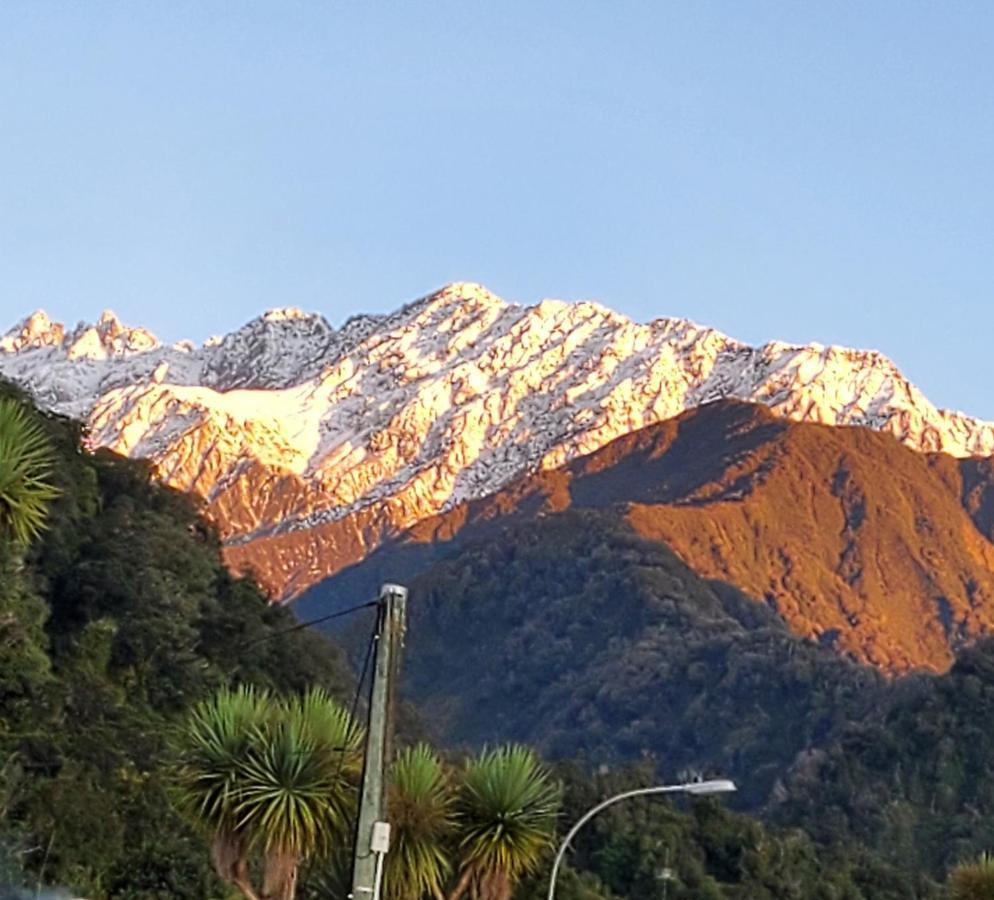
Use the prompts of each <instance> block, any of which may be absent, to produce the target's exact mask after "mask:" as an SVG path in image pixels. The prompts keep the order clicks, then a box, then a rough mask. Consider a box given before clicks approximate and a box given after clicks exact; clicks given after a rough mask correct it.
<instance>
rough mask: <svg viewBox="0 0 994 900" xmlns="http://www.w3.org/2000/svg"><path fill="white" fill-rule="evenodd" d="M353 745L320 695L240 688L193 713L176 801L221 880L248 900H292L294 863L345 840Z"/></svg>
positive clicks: (340, 718) (348, 729)
mask: <svg viewBox="0 0 994 900" xmlns="http://www.w3.org/2000/svg"><path fill="white" fill-rule="evenodd" d="M360 744H361V733H360V730H359V729H358V727H356V726H355V724H354V723H353V722H352V720H351V717H350V716H349V714H348V713H347V712H346V711H345V710H344V709H343V708H342V707H341V706H339V705H338V703H336V702H335V700H334V699H332V697H331V696H330V695H329V694H328V693H327V692H325V691H323V690H321V689H312V690H310V691H308V693H307V694H305V695H304V696H303V697H301V698H292V699H289V700H282V699H279V698H275V697H273V696H271V695H270V694H268V693H266V692H264V691H258V690H255V689H253V688H250V687H243V688H239V689H237V690H223V691H220V692H219V693H218V694H217V695H215V696H214V697H213V698H211V699H209V700H207V701H204V702H203V703H201V704H199V705H198V706H197V707H195V708H194V710H193V712H192V713H191V714H190V717H189V719H188V722H187V727H186V729H185V730H184V731H183V732H182V733H181V735H180V737H179V754H180V763H179V767H178V773H177V785H178V795H179V803H180V806H181V808H183V809H184V810H185V811H186V812H187V814H188V815H189V816H190V817H191V818H192V819H193V820H194V821H195V822H196V823H197V824H199V825H200V826H201V828H202V829H203V830H204V831H205V832H206V833H207V834H208V835H209V838H210V842H211V861H212V863H213V865H214V868H215V870H216V871H217V873H218V875H219V876H220V877H221V878H222V879H224V880H225V881H226V882H228V883H229V884H232V885H234V886H235V887H237V888H238V890H239V891H241V893H242V894H243V895H244V896H245V897H246V898H248V900H292V898H293V897H294V896H295V894H296V882H297V871H298V869H299V867H300V864H301V863H302V862H303V861H305V860H307V859H312V858H320V857H322V856H326V855H327V854H328V853H329V852H330V851H331V850H332V848H333V846H334V844H335V842H336V841H338V840H341V839H342V838H344V837H346V834H345V832H346V830H347V823H348V818H349V809H350V804H351V803H352V800H353V797H352V794H353V792H352V782H353V781H354V776H355V773H356V772H357V770H358V764H359V748H360ZM253 861H256V862H257V863H258V866H259V867H260V868H261V869H262V886H261V888H258V889H257V888H256V887H254V885H253V883H252V877H251V870H252V863H253Z"/></svg>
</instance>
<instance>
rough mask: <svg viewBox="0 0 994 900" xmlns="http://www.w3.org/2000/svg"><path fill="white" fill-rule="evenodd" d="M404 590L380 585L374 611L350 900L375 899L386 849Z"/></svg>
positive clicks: (390, 585)
mask: <svg viewBox="0 0 994 900" xmlns="http://www.w3.org/2000/svg"><path fill="white" fill-rule="evenodd" d="M406 613H407V588H404V587H401V586H400V585H398V584H385V585H383V587H381V588H380V599H379V605H378V607H377V612H376V615H377V627H376V657H375V662H374V665H373V687H372V693H371V697H370V703H369V728H368V729H367V731H366V756H365V760H364V762H363V768H362V789H361V795H360V797H359V821H358V823H357V825H356V835H355V838H356V841H355V855H354V857H353V863H352V893H351V894H350V895H349V896H350V897H352V898H353V900H379V894H380V883H381V881H382V876H383V856H384V855H385V854H386V852H387V850H388V849H389V840H390V826H389V825H388V824H387V823H386V780H387V769H388V767H389V765H390V762H391V744H392V742H393V705H394V704H393V699H394V694H395V693H396V684H397V678H396V675H397V672H398V671H399V669H400V652H401V648H402V647H403V644H404V625H405V617H406Z"/></svg>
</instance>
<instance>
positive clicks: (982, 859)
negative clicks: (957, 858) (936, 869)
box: [949, 853, 994, 900]
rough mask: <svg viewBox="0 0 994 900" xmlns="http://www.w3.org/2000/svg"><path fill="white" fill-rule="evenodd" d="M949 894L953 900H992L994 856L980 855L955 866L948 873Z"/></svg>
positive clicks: (993, 893)
mask: <svg viewBox="0 0 994 900" xmlns="http://www.w3.org/2000/svg"><path fill="white" fill-rule="evenodd" d="M949 893H950V896H951V897H952V898H953V900H994V856H992V855H991V854H989V853H981V854H980V856H979V857H978V858H977V859H976V860H975V861H973V862H969V863H961V864H960V865H958V866H956V867H955V868H954V869H953V870H952V872H950V873H949Z"/></svg>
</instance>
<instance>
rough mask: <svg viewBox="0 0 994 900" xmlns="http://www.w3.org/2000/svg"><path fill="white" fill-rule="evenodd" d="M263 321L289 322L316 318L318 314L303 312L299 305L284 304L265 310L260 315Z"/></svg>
mask: <svg viewBox="0 0 994 900" xmlns="http://www.w3.org/2000/svg"><path fill="white" fill-rule="evenodd" d="M260 318H261V319H262V320H263V321H264V322H290V321H295V320H299V319H307V320H310V319H317V318H320V317H319V316H317V315H315V314H313V313H307V312H304V311H303V310H302V309H301V308H300V307H299V306H284V307H277V308H276V309H270V310H266V312H264V313H263V314H262V316H260Z"/></svg>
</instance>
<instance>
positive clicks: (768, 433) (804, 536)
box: [299, 401, 994, 672]
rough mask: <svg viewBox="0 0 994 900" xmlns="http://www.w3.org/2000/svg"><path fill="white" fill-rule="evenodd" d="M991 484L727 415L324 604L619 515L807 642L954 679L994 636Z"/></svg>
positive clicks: (639, 447)
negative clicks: (528, 526)
mask: <svg viewBox="0 0 994 900" xmlns="http://www.w3.org/2000/svg"><path fill="white" fill-rule="evenodd" d="M992 475H994V466H992V464H991V461H990V460H988V459H963V460H958V459H954V458H952V457H949V456H945V455H942V454H933V455H926V454H921V453H918V452H915V451H913V450H910V449H908V448H906V447H904V446H902V445H901V444H900V443H899V442H898V441H897V440H895V439H894V438H893V437H891V436H889V435H886V434H881V433H879V432H875V431H871V430H869V429H866V428H846V427H829V426H822V425H813V424H798V423H794V422H789V421H786V420H784V419H781V418H777V417H775V416H773V415H772V414H771V413H770V412H769V411H767V410H766V408H765V407H762V406H756V405H753V404H747V403H740V402H730V401H722V402H718V403H713V404H708V405H705V406H701V407H698V408H696V409H694V410H691V411H689V412H686V413H684V414H682V415H680V416H678V417H676V418H674V419H671V420H668V421H666V422H663V423H661V424H659V425H654V426H651V427H649V428H645V429H642V430H640V431H637V432H633V433H631V434H628V435H625V436H623V437H621V438H618V439H617V440H615V441H613V442H612V443H610V444H608V445H607V446H605V447H603V448H601V449H600V450H598V451H596V452H594V453H592V454H590V455H589V456H586V457H583V458H580V459H577V460H574V461H573V462H571V463H569V464H567V465H566V466H564V467H562V468H560V469H556V470H552V471H547V472H540V473H536V474H533V475H529V476H526V477H523V478H521V479H519V480H518V481H516V482H514V483H512V484H511V485H510V486H509V487H507V488H506V489H504V490H502V491H500V492H498V493H496V494H494V495H492V496H490V497H487V498H484V499H482V500H478V501H473V502H471V503H467V504H463V505H461V506H459V507H456V508H454V509H452V510H450V511H448V512H446V513H444V514H441V515H439V516H434V517H432V518H430V519H427V520H424V521H423V522H420V523H419V524H417V525H416V526H415V527H413V528H412V529H410V530H409V531H407V532H406V533H404V534H403V535H400V536H398V537H396V538H394V539H392V540H391V541H389V542H388V543H387V544H385V545H384V546H383V547H381V548H380V549H379V550H377V551H376V552H375V553H373V554H371V556H370V557H369V558H368V559H367V560H366V561H364V562H362V563H360V564H359V565H358V566H355V567H352V569H351V570H345V571H344V572H343V573H341V574H340V575H339V576H336V577H333V578H332V579H329V580H328V581H327V582H325V583H323V584H322V585H321V586H319V587H318V588H316V589H314V590H313V591H311V592H310V593H309V594H308V595H305V598H303V600H302V601H301V603H300V605H299V611H300V612H301V613H302V614H309V613H310V612H313V611H315V610H317V609H322V608H326V604H327V597H328V596H329V595H333V594H335V593H337V592H338V591H339V590H349V591H354V590H356V589H360V588H359V587H358V585H359V584H360V583H363V588H362V589H364V588H365V583H369V582H371V581H372V580H373V579H378V578H382V577H392V578H398V577H401V578H405V577H406V578H410V577H412V576H413V575H414V574H416V573H417V572H418V571H420V570H423V569H424V568H426V567H427V566H429V565H430V564H431V563H432V562H433V561H434V560H437V559H439V558H441V557H443V556H444V555H446V553H450V552H452V551H453V550H454V549H455V548H456V547H458V546H461V545H464V544H465V543H466V542H468V541H476V540H494V539H499V533H500V528H501V526H502V524H504V523H506V522H508V521H510V520H517V519H521V518H530V517H534V516H548V515H552V514H555V513H557V512H559V511H562V510H565V509H567V508H570V507H579V508H607V509H612V510H614V511H616V512H617V515H618V516H619V517H620V518H622V519H623V520H624V521H625V522H626V523H627V524H628V525H629V526H630V527H632V528H633V529H634V530H635V531H636V532H637V533H638V534H639V535H640V536H642V537H644V538H648V539H651V540H654V541H659V542H662V543H665V544H667V545H669V546H670V547H671V548H672V549H673V550H674V551H675V552H676V553H677V555H678V556H679V557H680V558H681V559H682V560H683V561H684V562H686V563H687V564H688V565H689V566H690V567H691V568H692V569H694V570H695V571H696V572H697V573H698V574H700V575H702V576H703V577H705V578H710V579H717V580H720V581H724V582H727V583H730V584H732V585H734V586H735V587H737V588H739V589H740V590H742V591H744V592H745V593H747V594H748V595H750V596H752V597H754V598H755V599H756V600H757V601H760V602H765V603H767V604H769V605H770V606H771V607H773V608H774V609H775V610H776V611H777V612H778V613H779V614H780V615H781V616H782V618H783V619H784V620H785V621H786V623H787V624H788V626H789V627H790V628H791V630H793V631H794V632H795V633H798V634H801V635H803V636H805V637H810V638H813V639H816V640H819V641H821V642H823V643H828V644H830V645H832V646H834V647H835V648H836V649H837V650H839V651H840V652H842V653H845V654H847V655H851V656H852V657H853V658H855V659H857V660H859V661H862V662H868V663H871V664H873V665H875V666H877V667H879V668H881V669H884V670H886V671H890V672H903V671H907V670H910V669H916V668H925V669H932V670H937V671H943V670H945V669H947V668H948V667H949V665H950V664H951V662H952V659H953V655H954V653H955V652H956V650H957V649H958V648H960V647H961V646H963V645H964V644H965V643H968V642H969V641H970V640H971V639H972V638H974V637H976V636H978V635H980V634H984V633H989V632H991V631H992V630H994V543H992V541H991V535H992V529H994V477H992Z"/></svg>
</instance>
